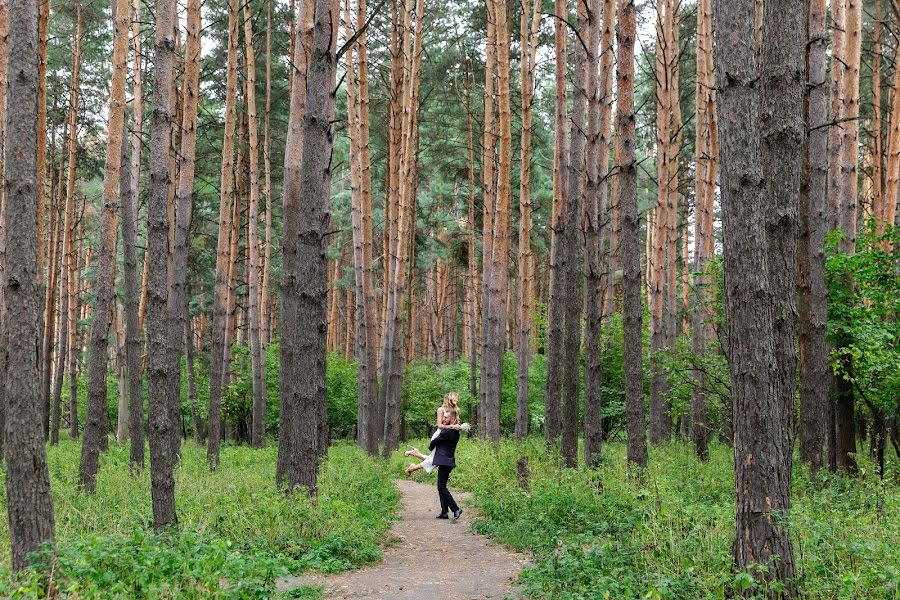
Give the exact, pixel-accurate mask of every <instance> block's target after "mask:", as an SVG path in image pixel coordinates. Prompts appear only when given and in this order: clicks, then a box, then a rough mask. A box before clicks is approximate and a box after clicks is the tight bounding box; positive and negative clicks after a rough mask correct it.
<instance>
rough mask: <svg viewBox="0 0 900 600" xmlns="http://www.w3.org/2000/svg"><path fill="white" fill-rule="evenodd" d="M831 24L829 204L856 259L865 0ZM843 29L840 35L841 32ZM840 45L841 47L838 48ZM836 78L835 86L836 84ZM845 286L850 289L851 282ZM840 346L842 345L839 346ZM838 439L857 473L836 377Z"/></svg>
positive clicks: (840, 6) (847, 411)
mask: <svg viewBox="0 0 900 600" xmlns="http://www.w3.org/2000/svg"><path fill="white" fill-rule="evenodd" d="M831 10H832V22H833V23H834V26H833V33H832V35H833V36H837V37H835V45H834V49H833V51H832V71H833V72H834V71H837V72H838V77H839V80H838V81H837V82H836V83H837V86H836V87H834V88H832V110H835V109H837V110H836V111H835V114H834V115H833V116H834V118H835V119H839V120H841V121H843V122H842V123H841V124H840V126H839V127H834V128H832V133H831V138H830V139H829V154H830V158H831V165H830V168H829V188H828V189H829V199H830V202H831V210H832V214H833V219H834V221H833V225H834V227H836V228H837V229H840V230H841V241H840V243H839V244H838V249H839V250H840V251H841V252H843V253H846V254H853V252H854V251H855V249H856V221H857V214H856V213H857V206H856V205H857V164H856V163H857V154H858V145H859V122H858V117H859V81H860V52H861V43H862V33H861V27H862V2H861V0H835V2H832V6H831ZM839 29H840V32H839V31H838V30H839ZM838 40H840V41H841V44H840V45H838ZM834 77H835V76H834V75H832V82H833V83H835V80H834ZM843 285H847V286H852V285H853V282H852V281H846V282H844V283H843ZM837 343H838V345H840V341H838V342H837ZM833 385H834V392H835V398H834V402H835V413H834V418H835V420H836V423H835V431H836V436H835V438H834V443H835V460H836V465H837V468H839V469H842V470H845V471H849V472H853V471H855V470H856V459H855V458H854V454H855V453H856V433H855V432H856V427H855V421H854V398H853V390H852V389H850V384H849V382H846V381H844V380H843V379H842V378H840V377H835V379H834V382H833Z"/></svg>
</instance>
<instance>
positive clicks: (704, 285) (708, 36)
mask: <svg viewBox="0 0 900 600" xmlns="http://www.w3.org/2000/svg"><path fill="white" fill-rule="evenodd" d="M712 53H713V43H712V1H711V0H701V1H700V3H699V4H698V7H697V87H696V101H695V105H696V132H697V133H696V141H695V164H696V181H695V193H694V199H695V200H694V265H693V270H694V272H695V273H697V275H696V276H695V277H694V308H693V312H692V323H691V340H692V341H691V348H692V351H693V352H694V354H695V355H696V356H697V357H698V360H701V359H702V357H703V356H704V354H705V352H706V345H707V343H708V342H709V341H710V339H711V338H712V334H713V331H712V326H711V322H712V318H713V315H712V311H711V306H712V302H713V300H714V298H713V295H712V293H711V290H710V286H711V285H712V281H711V279H710V277H709V276H708V275H707V274H706V270H707V268H708V264H709V261H710V260H711V259H712V258H713V256H714V252H715V250H714V249H715V245H714V239H713V236H714V232H713V210H714V203H715V193H716V170H717V163H718V156H717V155H716V151H715V150H714V148H713V145H714V142H713V138H714V136H715V135H716V133H715V126H716V125H715V121H716V104H715V87H714V86H715V73H714V69H713V55H712ZM692 377H693V380H694V385H693V386H692V387H691V438H692V439H693V442H694V450H695V452H696V453H697V457H698V458H700V460H702V461H705V460H707V459H708V458H709V452H708V449H707V443H708V441H709V425H708V423H707V417H706V402H707V398H706V394H705V392H704V387H705V382H706V374H705V372H704V371H703V370H702V369H696V370H694V372H693V374H692Z"/></svg>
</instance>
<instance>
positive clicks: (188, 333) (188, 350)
mask: <svg viewBox="0 0 900 600" xmlns="http://www.w3.org/2000/svg"><path fill="white" fill-rule="evenodd" d="M184 312H185V319H184V357H185V363H186V364H185V371H186V377H187V384H188V403H189V404H190V405H191V424H192V425H193V427H194V440H195V441H196V442H197V445H198V446H202V445H203V422H202V421H201V420H200V412H199V410H198V406H197V383H196V376H195V375H194V332H193V330H192V328H191V315H190V306H189V303H185V306H184Z"/></svg>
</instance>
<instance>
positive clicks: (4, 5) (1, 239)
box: [0, 0, 9, 460]
mask: <svg viewBox="0 0 900 600" xmlns="http://www.w3.org/2000/svg"><path fill="white" fill-rule="evenodd" d="M8 67H9V0H0V282H2V281H3V273H4V271H5V269H6V241H5V231H6V223H5V221H4V217H3V207H4V205H5V198H6V195H5V193H4V190H3V187H4V186H3V184H2V181H3V179H2V178H3V173H4V164H5V152H6V146H5V139H6V96H7V94H6V91H7V80H8V75H9V68H8ZM3 289H4V286H3V285H0V340H2V339H3V306H4V302H5V301H4V292H3ZM5 362H6V361H5V360H3V350H2V349H0V460H2V459H3V455H4V449H5V439H6V400H5V387H4V385H5V384H4V382H5V381H6V365H5Z"/></svg>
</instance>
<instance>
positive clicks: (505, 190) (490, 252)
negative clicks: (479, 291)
mask: <svg viewBox="0 0 900 600" xmlns="http://www.w3.org/2000/svg"><path fill="white" fill-rule="evenodd" d="M488 7H489V10H492V11H493V15H492V17H493V18H492V20H493V21H494V27H493V28H494V36H495V38H494V39H495V52H496V66H497V110H498V116H499V118H498V131H497V132H492V133H493V135H492V136H491V138H492V141H493V139H496V140H497V141H498V142H499V143H498V148H497V157H498V159H499V161H498V162H499V168H498V172H497V187H496V190H495V191H494V193H493V194H490V195H489V194H487V193H486V194H485V202H490V203H492V207H491V214H490V227H491V229H492V233H491V236H490V242H489V243H488V242H486V243H485V253H486V254H487V257H488V258H489V261H485V270H484V272H485V277H484V294H485V297H484V300H485V302H484V304H485V308H484V315H485V319H484V322H483V331H482V337H483V338H484V342H483V343H482V356H481V363H482V367H481V373H482V376H481V418H482V421H483V423H484V429H483V433H484V435H485V436H488V437H490V438H491V439H492V440H494V441H498V440H499V439H500V395H501V393H502V382H503V359H504V352H505V350H506V310H507V304H506V300H507V291H508V287H509V267H508V264H507V263H508V250H507V248H508V246H509V234H508V228H509V204H510V195H511V190H510V177H511V169H512V152H511V150H512V148H511V146H512V133H511V113H510V110H511V102H510V81H509V80H510V77H509V75H510V74H509V71H510V65H509V62H510V57H509V45H510V42H509V26H508V24H507V19H508V10H507V6H506V0H492V2H489V3H488ZM485 226H487V224H486V225H485Z"/></svg>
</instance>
